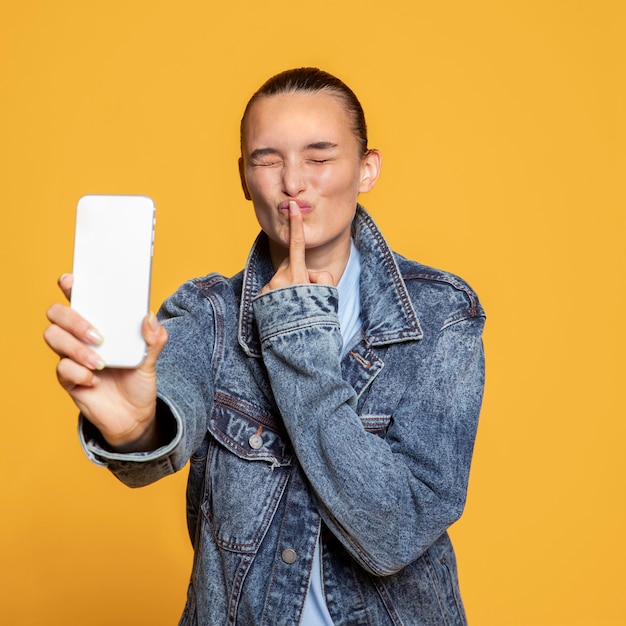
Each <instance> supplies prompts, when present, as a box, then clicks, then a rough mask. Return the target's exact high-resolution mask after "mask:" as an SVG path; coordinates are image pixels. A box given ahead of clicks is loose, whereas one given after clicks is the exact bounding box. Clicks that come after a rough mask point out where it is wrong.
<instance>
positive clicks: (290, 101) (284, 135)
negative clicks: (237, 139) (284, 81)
mask: <svg viewBox="0 0 626 626" xmlns="http://www.w3.org/2000/svg"><path fill="white" fill-rule="evenodd" d="M350 138H352V139H353V140H354V142H355V143H356V138H355V137H354V133H353V131H352V119H351V116H350V114H349V113H348V111H347V110H346V107H345V104H344V102H343V100H342V99H341V97H340V96H338V95H336V94H334V93H332V92H329V91H319V92H314V93H311V92H304V91H294V92H289V93H281V94H276V95H272V96H260V97H259V98H257V100H256V101H255V102H254V103H253V104H252V106H251V107H250V109H249V110H248V113H247V115H246V119H245V123H244V126H243V137H242V139H243V142H244V145H247V146H248V147H252V144H255V145H254V147H258V146H257V145H256V144H257V143H262V144H266V143H268V142H269V143H268V145H269V144H271V143H274V142H277V141H289V140H291V141H302V142H305V143H306V142H311V141H321V140H324V141H334V142H336V143H337V142H339V141H341V142H342V143H345V142H349V141H350Z"/></svg>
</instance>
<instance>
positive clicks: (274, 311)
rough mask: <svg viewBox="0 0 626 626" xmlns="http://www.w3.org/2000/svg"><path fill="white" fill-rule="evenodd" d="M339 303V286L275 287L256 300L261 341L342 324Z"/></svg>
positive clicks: (256, 313) (255, 312)
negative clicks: (340, 322) (305, 329)
mask: <svg viewBox="0 0 626 626" xmlns="http://www.w3.org/2000/svg"><path fill="white" fill-rule="evenodd" d="M338 305H339V293H338V291H337V288H336V287H331V286H329V285H315V284H306V285H290V286H288V287H281V288H279V289H273V290H272V291H268V292H266V293H264V294H262V295H259V296H257V297H256V298H255V299H254V300H253V301H252V306H253V309H254V316H255V319H256V322H257V326H258V330H259V337H260V339H261V342H264V341H266V340H267V339H270V338H271V337H273V336H274V335H279V334H282V333H287V332H291V331H294V330H299V329H301V328H306V327H309V326H320V325H325V326H327V325H329V324H330V325H333V326H336V327H337V328H339V318H338V317H337V308H338Z"/></svg>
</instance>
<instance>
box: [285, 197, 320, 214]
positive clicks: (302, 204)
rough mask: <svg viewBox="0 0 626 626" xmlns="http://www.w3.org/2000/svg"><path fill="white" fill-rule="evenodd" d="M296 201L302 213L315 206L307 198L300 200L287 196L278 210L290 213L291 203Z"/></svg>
mask: <svg viewBox="0 0 626 626" xmlns="http://www.w3.org/2000/svg"><path fill="white" fill-rule="evenodd" d="M290 202H295V203H296V204H297V205H298V207H300V211H301V212H302V213H308V212H309V211H311V210H312V209H313V207H312V206H311V205H310V204H309V203H308V202H307V201H306V200H299V199H298V198H287V200H283V201H282V202H281V203H280V204H279V205H278V210H279V211H280V212H281V213H289V203H290Z"/></svg>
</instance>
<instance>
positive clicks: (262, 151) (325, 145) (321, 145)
mask: <svg viewBox="0 0 626 626" xmlns="http://www.w3.org/2000/svg"><path fill="white" fill-rule="evenodd" d="M337 147H338V145H337V144H336V143H333V142H332V141H315V142H313V143H310V144H308V145H307V146H305V150H332V149H333V148H337ZM278 154H280V153H279V151H278V150H277V149H276V148H257V149H256V150H253V151H252V152H251V153H250V156H249V157H248V158H249V159H250V160H252V161H253V160H254V159H258V158H260V157H264V156H276V155H278Z"/></svg>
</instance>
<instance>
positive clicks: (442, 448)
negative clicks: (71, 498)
mask: <svg viewBox="0 0 626 626" xmlns="http://www.w3.org/2000/svg"><path fill="white" fill-rule="evenodd" d="M353 236H354V238H355V242H356V245H357V247H358V248H359V250H360V253H361V268H362V269H361V301H362V318H363V327H362V331H363V339H362V340H361V341H360V342H359V343H357V344H356V345H354V346H353V347H352V348H351V349H350V350H349V351H348V353H347V354H346V355H345V356H344V357H343V359H340V351H341V347H342V339H341V333H340V330H339V324H338V319H337V290H336V289H335V288H334V287H328V286H324V285H296V286H291V287H285V288H281V289H277V290H274V291H270V292H267V293H265V294H263V295H260V296H258V295H257V294H258V293H259V291H260V289H261V288H262V287H263V286H264V285H265V284H266V283H267V282H268V281H269V279H270V278H271V277H272V275H273V273H274V270H273V268H272V265H271V261H270V259H269V254H268V246H267V239H266V237H265V235H263V234H261V235H260V236H259V238H258V239H257V242H256V243H255V245H254V247H253V249H252V251H251V253H250V257H249V259H248V263H247V265H246V268H245V270H244V271H243V272H241V273H240V274H238V275H236V276H235V277H233V278H230V279H226V278H224V277H222V276H219V275H216V274H211V275H209V276H206V277H204V278H201V279H197V280H193V281H189V282H187V283H185V284H184V285H183V286H182V287H181V288H180V289H179V290H178V291H177V292H176V293H175V294H174V295H173V296H172V297H171V298H170V299H168V300H167V301H166V302H165V303H164V304H163V307H162V308H161V311H160V312H159V317H160V319H161V320H162V322H163V324H164V325H165V326H166V328H167V330H168V332H169V336H170V339H169V341H168V343H167V345H166V347H165V349H164V351H163V353H162V354H161V356H160V358H159V361H158V395H159V419H161V420H163V421H164V423H171V427H172V432H173V436H172V440H171V442H170V443H169V444H168V445H167V446H165V447H163V448H161V449H159V450H156V451H154V452H149V453H141V454H116V453H113V452H110V451H107V450H106V447H105V446H104V445H103V444H102V441H101V438H100V437H99V434H98V433H97V431H95V430H94V429H93V428H92V427H90V425H89V424H88V423H87V422H86V421H82V422H81V423H82V428H81V438H82V441H83V445H84V448H85V450H86V452H87V454H88V455H89V457H90V458H91V459H92V460H93V461H94V462H96V463H100V464H103V465H106V466H108V467H109V469H110V470H111V471H112V472H113V473H114V474H115V475H116V476H117V477H118V478H119V479H120V480H122V481H123V482H125V483H126V484H128V485H130V486H133V487H136V486H141V485H145V484H148V483H151V482H153V481H155V480H157V479H159V478H161V477H163V476H166V475H168V474H171V473H172V472H175V471H177V470H179V469H181V468H182V467H183V466H184V465H185V464H186V463H187V461H190V474H189V482H188V492H187V514H188V523H189V532H190V536H191V540H192V542H193V546H194V550H195V557H194V564H193V572H192V576H191V583H190V586H189V593H188V601H187V605H186V607H185V611H184V614H183V616H182V618H181V622H180V623H181V624H182V625H184V626H187V625H196V624H198V625H199V624H202V625H208V626H219V625H222V624H223V625H226V624H228V625H233V626H234V625H237V626H255V625H263V626H294V625H296V624H298V622H299V619H300V615H301V611H302V607H303V603H304V598H305V594H306V590H307V588H308V583H309V577H310V573H311V572H310V570H311V564H312V559H313V554H314V550H315V545H316V542H317V539H318V536H319V535H320V533H321V547H322V553H321V559H322V564H323V585H324V592H325V596H326V603H327V606H328V610H329V612H330V614H331V616H332V618H333V621H334V623H335V624H336V625H337V626H365V625H368V626H392V625H393V626H400V625H403V626H439V625H441V626H443V625H446V626H451V625H461V624H465V623H466V619H465V613H464V609H463V604H462V601H461V598H460V594H459V589H458V582H457V570H456V562H455V557H454V552H453V549H452V545H451V543H450V540H449V538H448V534H447V532H446V529H447V528H448V526H450V524H452V523H453V522H454V521H456V520H457V519H458V518H459V516H460V515H461V512H462V510H463V507H464V504H465V497H466V489H467V480H468V474H469V469H470V461H471V456H472V449H473V445H474V437H475V434H476V426H477V421H478V414H479V411H480V404H481V399H482V390H483V382H484V361H483V349H482V341H481V334H482V329H483V324H484V312H483V309H482V308H481V306H480V303H479V302H478V299H477V297H476V295H475V294H474V293H473V291H472V290H471V289H470V288H469V287H468V285H467V284H466V283H465V282H463V281H462V280H461V279H459V278H457V277H455V276H452V275H450V274H447V273H445V272H442V271H439V270H435V269H432V268H428V267H425V266H423V265H420V264H418V263H416V262H413V261H408V260H406V259H404V258H403V257H401V256H399V255H396V254H394V253H393V252H392V251H391V250H390V248H389V247H388V245H387V243H386V242H385V240H384V238H383V237H382V235H381V233H380V231H379V230H378V229H377V227H376V226H375V224H374V223H373V221H372V219H371V218H370V216H369V215H368V214H367V213H366V212H365V210H364V209H363V208H362V207H358V210H357V215H356V217H355V221H354V225H353Z"/></svg>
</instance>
